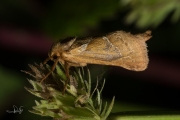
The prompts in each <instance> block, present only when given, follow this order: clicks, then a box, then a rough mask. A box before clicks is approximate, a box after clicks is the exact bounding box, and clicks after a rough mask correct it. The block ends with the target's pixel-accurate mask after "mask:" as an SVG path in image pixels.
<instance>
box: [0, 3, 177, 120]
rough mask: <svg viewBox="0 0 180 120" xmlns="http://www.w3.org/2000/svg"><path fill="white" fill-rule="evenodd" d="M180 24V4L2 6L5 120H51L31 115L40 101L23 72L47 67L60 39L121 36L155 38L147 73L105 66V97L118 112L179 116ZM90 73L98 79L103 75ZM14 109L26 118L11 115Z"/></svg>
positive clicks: (0, 101) (97, 69) (0, 82)
mask: <svg viewBox="0 0 180 120" xmlns="http://www.w3.org/2000/svg"><path fill="white" fill-rule="evenodd" d="M179 18H180V0H148V1H145V0H91V1H85V0H76V1H73V0H66V1H60V0H51V1H50V0H16V1H12V0H6V1H5V0H0V119H19V120H20V119H22V120H24V119H27V120H30V119H31V120H39V119H41V120H49V118H46V117H45V118H42V117H40V116H38V115H34V114H31V113H29V112H28V110H31V109H32V106H34V105H35V103H34V100H38V98H37V97H35V96H33V95H31V94H30V93H28V92H27V91H26V90H25V89H24V86H27V87H31V86H30V84H29V83H28V81H27V79H26V78H30V77H29V76H28V75H26V74H24V73H22V72H21V71H20V70H30V68H29V67H28V64H34V63H40V62H43V61H44V60H45V58H46V57H47V54H48V51H49V49H50V47H51V45H52V43H53V42H55V41H57V40H59V39H63V38H66V37H70V36H76V37H77V36H79V37H86V36H96V35H101V34H106V33H109V32H113V31H116V30H124V31H127V32H131V33H133V34H136V33H141V32H145V31H146V30H151V31H152V36H153V37H152V38H151V39H150V40H149V41H147V45H148V50H149V53H148V54H149V59H150V62H149V65H148V69H147V70H145V71H143V72H134V71H129V70H126V69H123V68H120V67H113V66H105V68H106V67H107V71H106V73H105V76H104V77H105V78H106V84H105V88H104V91H103V97H104V99H105V100H110V99H112V97H113V96H116V101H115V102H116V103H115V105H114V109H113V112H121V111H139V110H140V111H141V110H143V111H144V110H152V111H153V110H154V111H156V110H172V111H178V110H180V97H179V95H180V68H179V67H180V63H179V61H180V58H179V55H180V20H179ZM88 67H89V68H90V69H91V72H92V75H93V76H95V77H96V76H98V75H99V74H100V73H101V72H102V71H103V70H104V66H100V65H89V66H88ZM95 77H94V78H95ZM13 105H16V106H17V107H20V106H23V112H22V113H21V114H18V113H16V114H14V113H7V112H6V110H12V111H13Z"/></svg>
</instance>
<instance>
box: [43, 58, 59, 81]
mask: <svg viewBox="0 0 180 120" xmlns="http://www.w3.org/2000/svg"><path fill="white" fill-rule="evenodd" d="M49 59H50V58H47V59H46V60H45V61H44V62H45V63H46V62H47V61H48V60H49ZM58 61H59V57H58V58H57V59H56V60H55V61H54V64H53V66H52V68H51V71H49V73H48V74H46V76H45V77H44V78H43V79H42V80H41V81H40V83H42V82H43V81H44V80H45V79H46V78H47V77H48V76H49V75H50V74H51V73H52V72H53V71H54V69H55V67H56V65H57V63H58Z"/></svg>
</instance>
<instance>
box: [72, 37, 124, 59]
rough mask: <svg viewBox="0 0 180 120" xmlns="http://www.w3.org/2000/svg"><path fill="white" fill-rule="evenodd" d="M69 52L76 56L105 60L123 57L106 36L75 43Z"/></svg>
mask: <svg viewBox="0 0 180 120" xmlns="http://www.w3.org/2000/svg"><path fill="white" fill-rule="evenodd" d="M78 42H79V43H81V42H80V41H78ZM69 52H70V53H71V54H72V55H74V56H78V57H84V58H89V59H97V60H103V61H111V60H115V59H118V58H120V57H121V55H120V51H119V49H118V48H117V47H116V46H114V45H113V44H112V43H111V42H110V41H109V40H108V38H106V37H102V38H95V39H91V40H89V41H88V42H87V43H85V44H77V43H75V44H74V46H72V49H71V50H70V51H69Z"/></svg>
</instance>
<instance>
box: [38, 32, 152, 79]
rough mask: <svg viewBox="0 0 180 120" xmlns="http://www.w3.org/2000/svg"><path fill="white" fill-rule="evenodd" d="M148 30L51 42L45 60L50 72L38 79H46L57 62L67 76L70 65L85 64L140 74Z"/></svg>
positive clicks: (145, 57) (146, 63)
mask: <svg viewBox="0 0 180 120" xmlns="http://www.w3.org/2000/svg"><path fill="white" fill-rule="evenodd" d="M150 38H151V31H146V32H145V33H141V34H135V35H133V34H131V33H127V32H124V31H116V32H112V33H109V34H107V35H105V36H101V37H96V38H85V39H77V38H70V39H65V40H63V41H58V42H56V43H54V44H53V45H52V47H51V49H50V52H49V53H48V56H49V57H48V58H47V59H46V60H45V62H44V64H46V63H47V61H49V60H52V61H54V64H53V66H52V70H51V71H50V72H49V73H48V74H47V75H46V76H45V77H44V78H43V79H42V80H41V82H42V81H43V80H44V79H46V78H47V77H48V76H49V75H50V74H51V73H52V71H54V69H55V66H56V64H57V63H58V62H60V63H62V64H64V66H65V72H66V75H67V77H68V76H69V68H70V67H71V66H75V67H79V66H86V65H87V64H101V65H111V66H119V67H123V68H126V69H128V70H133V71H143V70H145V69H146V68H147V65H148V62H149V60H148V55H147V48H146V47H147V46H146V43H145V42H146V41H147V40H149V39H150Z"/></svg>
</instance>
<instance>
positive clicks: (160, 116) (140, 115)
mask: <svg viewBox="0 0 180 120" xmlns="http://www.w3.org/2000/svg"><path fill="white" fill-rule="evenodd" d="M108 120H180V111H134V112H120V113H114V114H110V116H109V117H108Z"/></svg>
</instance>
